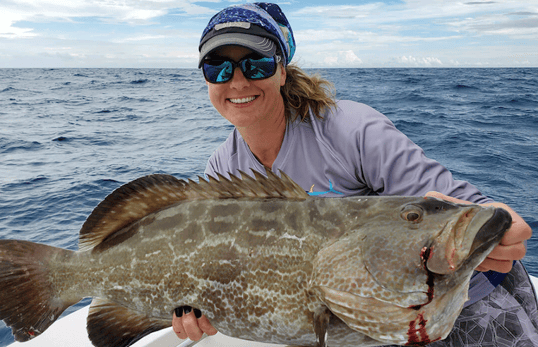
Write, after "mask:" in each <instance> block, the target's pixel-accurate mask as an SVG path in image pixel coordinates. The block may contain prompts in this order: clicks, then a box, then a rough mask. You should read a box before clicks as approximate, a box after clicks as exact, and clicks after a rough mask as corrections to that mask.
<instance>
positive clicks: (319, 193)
mask: <svg viewBox="0 0 538 347" xmlns="http://www.w3.org/2000/svg"><path fill="white" fill-rule="evenodd" d="M314 186H315V184H313V185H312V187H310V190H309V191H308V192H307V193H308V195H310V196H320V195H325V194H329V193H335V194H340V195H344V193H340V192H339V191H337V190H335V189H334V188H333V183H332V182H331V180H329V190H327V191H326V192H315V191H314Z"/></svg>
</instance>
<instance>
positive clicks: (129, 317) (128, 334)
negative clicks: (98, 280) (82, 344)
mask: <svg viewBox="0 0 538 347" xmlns="http://www.w3.org/2000/svg"><path fill="white" fill-rule="evenodd" d="M171 325H172V316H170V319H168V320H166V319H158V318H151V317H148V316H146V315H144V314H140V313H138V312H135V311H132V310H130V309H128V308H125V307H123V306H120V305H118V304H116V303H113V302H110V301H108V300H102V299H93V301H92V304H91V306H90V312H89V315H88V326H87V329H88V336H89V338H90V340H91V342H92V343H93V345H94V346H96V347H127V346H131V345H132V344H134V343H135V342H136V341H138V340H140V339H141V338H143V337H144V336H146V335H148V334H151V333H153V332H155V331H158V330H161V329H165V328H168V327H170V326H171Z"/></svg>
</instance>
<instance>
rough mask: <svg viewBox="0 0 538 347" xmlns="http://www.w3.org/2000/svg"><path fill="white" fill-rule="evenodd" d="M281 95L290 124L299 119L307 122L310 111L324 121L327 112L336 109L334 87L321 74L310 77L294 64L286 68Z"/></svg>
mask: <svg viewBox="0 0 538 347" xmlns="http://www.w3.org/2000/svg"><path fill="white" fill-rule="evenodd" d="M280 94H281V95H282V97H283V98H284V105H285V107H286V120H287V121H288V122H289V123H291V122H294V121H295V120H296V119H297V118H300V119H301V121H306V120H307V119H308V113H309V111H311V112H312V114H313V115H314V116H315V117H317V118H320V119H323V115H322V114H323V113H324V112H325V111H326V110H328V109H331V108H336V100H335V92H334V85H333V84H332V83H331V82H329V81H327V80H326V79H323V78H322V77H321V76H320V75H319V74H314V75H312V76H310V75H308V74H307V73H306V72H304V71H303V70H302V69H301V68H300V67H298V66H296V65H294V64H291V65H288V66H286V83H285V84H284V86H283V87H281V88H280Z"/></svg>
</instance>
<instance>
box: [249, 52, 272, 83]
mask: <svg viewBox="0 0 538 347" xmlns="http://www.w3.org/2000/svg"><path fill="white" fill-rule="evenodd" d="M275 67H276V64H275V59H274V58H273V57H271V58H260V59H252V58H247V59H244V60H242V61H241V71H242V72H243V75H244V76H245V77H246V78H249V79H251V80H254V79H263V78H268V77H271V76H273V74H274V73H275Z"/></svg>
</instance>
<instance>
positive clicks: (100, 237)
mask: <svg viewBox="0 0 538 347" xmlns="http://www.w3.org/2000/svg"><path fill="white" fill-rule="evenodd" d="M240 172H241V176H242V179H240V178H238V177H236V176H233V175H230V179H227V178H225V177H224V176H222V175H220V174H219V175H218V180H217V179H215V178H213V177H210V178H209V180H208V181H206V180H205V179H203V178H201V177H199V182H198V183H196V182H194V181H192V180H189V182H185V181H183V180H179V179H177V178H175V177H173V176H170V175H162V174H156V175H149V176H145V177H141V178H138V179H136V180H134V181H132V182H129V183H127V184H125V185H123V186H121V187H119V188H118V189H116V190H115V191H114V192H112V193H111V194H110V195H109V196H107V197H106V198H105V200H103V201H101V203H99V205H97V207H96V208H95V209H94V210H93V212H92V213H91V215H90V216H89V217H88V219H87V220H86V222H84V225H83V226H82V229H81V230H80V239H79V249H80V250H83V251H84V250H91V249H94V248H95V247H96V246H97V245H99V244H101V243H102V242H103V241H105V240H107V239H109V238H114V237H115V241H114V242H118V241H121V240H124V239H126V238H129V237H130V236H132V234H130V233H129V232H125V228H126V227H128V226H129V225H131V224H133V223H134V222H136V221H138V220H140V219H141V218H143V217H145V216H147V215H149V214H151V213H153V212H157V211H159V210H162V209H164V208H166V207H169V206H171V205H174V204H176V203H178V202H180V201H183V200H200V199H239V198H257V199H259V198H279V199H293V200H304V199H306V198H308V194H306V192H305V191H304V190H303V189H302V188H301V187H300V186H299V185H298V184H297V183H295V182H293V180H292V179H291V178H289V177H288V176H287V175H286V174H285V173H283V172H282V171H281V172H280V174H281V176H282V178H279V177H278V176H277V175H275V174H274V173H273V172H271V171H268V172H267V177H264V176H263V175H262V174H260V173H258V172H255V171H254V176H255V178H252V177H250V176H248V175H247V174H245V173H244V172H242V171H240ZM122 231H123V233H122ZM119 233H121V235H120V234H119Z"/></svg>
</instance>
